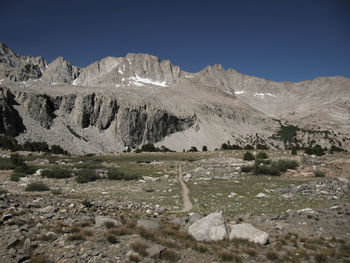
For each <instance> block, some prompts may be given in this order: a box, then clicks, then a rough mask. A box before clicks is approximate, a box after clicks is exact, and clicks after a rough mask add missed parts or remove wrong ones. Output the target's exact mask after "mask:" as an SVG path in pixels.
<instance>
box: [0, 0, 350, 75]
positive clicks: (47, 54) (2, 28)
mask: <svg viewBox="0 0 350 263" xmlns="http://www.w3.org/2000/svg"><path fill="white" fill-rule="evenodd" d="M0 10H1V11H0V14H1V15H0V41H1V42H4V43H6V44H7V45H9V46H10V47H11V48H12V49H14V50H15V51H16V52H17V53H19V54H21V55H32V56H39V55H41V56H43V57H44V58H45V59H47V60H49V61H51V60H52V59H54V58H56V57H57V56H63V57H65V58H67V59H68V60H69V61H70V62H71V63H72V64H73V65H79V66H86V65H88V64H90V63H92V62H94V61H96V60H99V59H101V58H103V57H106V56H116V57H119V56H125V55H126V54H127V53H129V52H142V53H149V54H153V55H156V56H158V57H159V58H160V59H169V60H171V61H172V63H173V64H176V65H179V66H180V67H181V68H182V69H183V70H186V71H190V72H197V71H200V70H202V69H203V68H204V67H206V66H207V65H212V64H222V65H223V67H224V68H225V69H228V68H233V69H235V70H237V71H239V72H242V73H245V74H249V75H254V76H259V77H264V78H267V79H271V80H277V81H282V80H289V81H299V80H305V79H313V78H315V77H317V76H321V75H324V76H332V75H342V76H346V77H350V1H347V0H343V1H341V0H329V1H327V0H315V1H312V0H290V1H289V0H283V1H282V0H271V1H268V0H256V1H252V0H242V1H233V0H231V1H230V0H212V1H205V0H202V1H191V0H187V1H185V0H171V1H168V0H160V1H151V0H124V1H117V0H116V1H105V0H98V1H97V0H94V1H74V0H70V1H66V0H59V1H52V0H50V1H48V0H30V1H29V0H28V1H27V0H22V1H13V0H0Z"/></svg>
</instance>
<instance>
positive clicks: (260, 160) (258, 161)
mask: <svg viewBox="0 0 350 263" xmlns="http://www.w3.org/2000/svg"><path fill="white" fill-rule="evenodd" d="M255 163H256V164H261V163H262V164H271V160H270V159H255Z"/></svg>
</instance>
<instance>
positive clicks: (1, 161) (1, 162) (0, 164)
mask: <svg viewBox="0 0 350 263" xmlns="http://www.w3.org/2000/svg"><path fill="white" fill-rule="evenodd" d="M15 168H16V165H14V164H13V163H12V161H11V160H10V158H0V170H13V169H15Z"/></svg>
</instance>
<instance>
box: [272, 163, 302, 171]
mask: <svg viewBox="0 0 350 263" xmlns="http://www.w3.org/2000/svg"><path fill="white" fill-rule="evenodd" d="M272 165H274V166H275V167H276V168H277V169H278V170H279V171H280V172H283V173H284V172H286V171H287V170H288V169H292V170H294V169H296V168H297V167H298V166H299V164H298V162H297V161H294V160H278V161H275V162H273V163H272Z"/></svg>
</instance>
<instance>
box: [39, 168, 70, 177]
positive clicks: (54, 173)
mask: <svg viewBox="0 0 350 263" xmlns="http://www.w3.org/2000/svg"><path fill="white" fill-rule="evenodd" d="M41 176H43V177H48V178H56V179H63V178H70V177H72V173H71V171H69V170H67V169H62V168H56V169H52V170H50V169H45V170H43V171H42V172H41Z"/></svg>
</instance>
